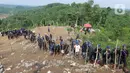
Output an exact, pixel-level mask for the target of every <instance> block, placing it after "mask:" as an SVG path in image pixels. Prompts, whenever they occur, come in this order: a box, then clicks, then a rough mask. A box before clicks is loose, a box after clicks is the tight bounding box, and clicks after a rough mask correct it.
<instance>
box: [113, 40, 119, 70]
mask: <svg viewBox="0 0 130 73" xmlns="http://www.w3.org/2000/svg"><path fill="white" fill-rule="evenodd" d="M117 46H118V40H117V42H116V49H115V65H114V70H115V69H116V64H117V55H116V54H117Z"/></svg>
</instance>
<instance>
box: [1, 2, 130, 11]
mask: <svg viewBox="0 0 130 73" xmlns="http://www.w3.org/2000/svg"><path fill="white" fill-rule="evenodd" d="M86 1H88V0H0V4H14V5H31V6H39V5H47V4H49V3H55V2H60V3H65V4H68V3H72V2H76V3H83V2H86ZM94 2H95V3H96V4H99V5H100V6H101V7H106V6H110V7H114V6H115V4H124V5H125V7H126V8H129V9H130V0H94Z"/></svg>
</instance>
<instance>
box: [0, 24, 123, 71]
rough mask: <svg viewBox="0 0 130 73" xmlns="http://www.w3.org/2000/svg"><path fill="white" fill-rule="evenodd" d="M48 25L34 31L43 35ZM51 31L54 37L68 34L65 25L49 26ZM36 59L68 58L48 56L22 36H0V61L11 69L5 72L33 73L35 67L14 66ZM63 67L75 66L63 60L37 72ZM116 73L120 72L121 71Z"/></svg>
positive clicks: (62, 68)
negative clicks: (56, 64)
mask: <svg viewBox="0 0 130 73" xmlns="http://www.w3.org/2000/svg"><path fill="white" fill-rule="evenodd" d="M47 28H48V27H37V28H35V29H34V31H35V32H36V33H37V34H38V33H40V34H41V35H44V34H45V33H47ZM50 29H51V32H50V33H52V34H53V35H54V37H58V36H63V38H64V39H67V37H68V34H67V31H66V27H54V26H51V27H50ZM22 60H23V61H38V62H40V63H41V62H43V61H44V60H48V61H52V60H62V61H68V60H70V59H64V57H63V56H61V55H56V56H50V55H49V53H48V52H46V51H40V50H39V49H38V46H37V44H36V43H31V42H30V41H29V40H25V39H24V38H23V37H20V38H18V39H13V40H8V39H7V37H0V63H1V64H2V65H4V67H5V69H7V68H11V70H6V71H5V73H20V72H23V73H34V70H35V69H33V68H32V69H31V68H30V67H29V68H25V67H20V68H16V66H17V65H18V64H19V63H21V61H22ZM75 61H76V62H78V63H80V64H84V62H83V60H82V59H80V60H77V59H75ZM64 68H69V69H75V67H70V65H69V64H68V63H67V62H65V64H64V66H59V67H55V66H52V67H49V68H46V69H41V71H40V72H39V73H47V71H48V70H51V71H52V72H53V73H63V71H64ZM25 69H26V70H29V69H31V70H29V71H28V72H24V70H25ZM71 73H85V72H75V71H72V72H71ZM96 73H112V71H111V70H98V71H97V72H96ZM116 73H122V72H121V71H119V72H116Z"/></svg>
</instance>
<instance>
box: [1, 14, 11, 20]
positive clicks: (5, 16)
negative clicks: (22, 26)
mask: <svg viewBox="0 0 130 73" xmlns="http://www.w3.org/2000/svg"><path fill="white" fill-rule="evenodd" d="M8 16H9V15H8V14H0V19H4V18H7V17H8Z"/></svg>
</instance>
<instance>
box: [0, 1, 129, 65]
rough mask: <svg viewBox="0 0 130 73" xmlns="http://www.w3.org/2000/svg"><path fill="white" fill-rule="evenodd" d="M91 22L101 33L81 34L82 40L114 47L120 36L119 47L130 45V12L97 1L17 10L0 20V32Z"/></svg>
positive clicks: (54, 4)
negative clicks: (119, 10)
mask: <svg viewBox="0 0 130 73" xmlns="http://www.w3.org/2000/svg"><path fill="white" fill-rule="evenodd" d="M0 9H1V8H0ZM88 22H89V23H90V24H92V26H93V28H95V29H100V32H96V33H95V35H84V34H81V36H82V39H83V40H86V39H89V40H90V41H92V42H93V43H94V45H96V44H102V47H103V48H105V46H107V45H111V47H115V45H116V40H117V39H118V40H119V45H118V46H121V44H127V45H128V48H130V11H126V13H125V14H124V15H116V14H115V13H114V9H112V8H110V7H107V8H101V7H100V6H99V5H98V4H94V2H93V0H89V1H88V2H86V3H82V4H81V3H78V4H76V3H72V4H71V5H70V4H60V3H53V4H49V5H47V6H44V7H37V8H35V9H33V10H26V11H21V12H18V13H17V14H15V15H13V16H10V17H8V18H7V19H3V20H0V31H3V30H8V29H14V28H21V27H25V28H31V27H36V26H41V25H47V24H51V25H57V26H64V25H72V24H77V25H78V26H83V24H84V23H88ZM67 30H68V31H71V30H70V29H67ZM78 30H79V28H78ZM129 60H130V57H129V59H128V63H129V65H128V66H130V61H129Z"/></svg>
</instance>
